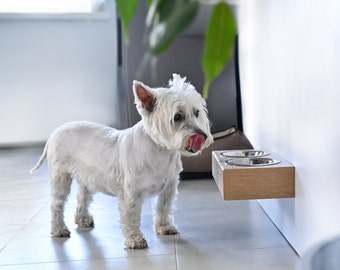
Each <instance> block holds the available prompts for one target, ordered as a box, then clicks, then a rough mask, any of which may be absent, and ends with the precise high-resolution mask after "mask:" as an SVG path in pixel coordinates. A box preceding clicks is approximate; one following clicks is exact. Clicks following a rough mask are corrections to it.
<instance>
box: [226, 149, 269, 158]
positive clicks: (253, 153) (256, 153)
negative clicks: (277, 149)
mask: <svg viewBox="0 0 340 270" xmlns="http://www.w3.org/2000/svg"><path fill="white" fill-rule="evenodd" d="M269 154H270V153H268V152H266V151H262V150H236V151H225V152H221V153H220V155H221V156H224V157H232V158H244V157H245V158H249V157H264V156H268V155H269Z"/></svg>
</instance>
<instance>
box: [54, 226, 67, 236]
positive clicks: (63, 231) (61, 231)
mask: <svg viewBox="0 0 340 270" xmlns="http://www.w3.org/2000/svg"><path fill="white" fill-rule="evenodd" d="M70 234H71V232H70V231H69V230H68V228H67V227H66V226H60V227H55V228H53V229H52V232H51V235H52V236H53V237H69V236H70Z"/></svg>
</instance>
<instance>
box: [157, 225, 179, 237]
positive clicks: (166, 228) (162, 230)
mask: <svg viewBox="0 0 340 270" xmlns="http://www.w3.org/2000/svg"><path fill="white" fill-rule="evenodd" d="M155 230H156V233H157V234H162V235H170V234H177V232H178V231H177V228H176V226H174V225H170V224H167V225H162V226H156V227H155Z"/></svg>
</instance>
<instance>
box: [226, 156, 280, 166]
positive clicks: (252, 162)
mask: <svg viewBox="0 0 340 270" xmlns="http://www.w3.org/2000/svg"><path fill="white" fill-rule="evenodd" d="M225 163H227V164H228V165H231V166H248V167H259V166H270V165H275V164H278V163H280V160H277V159H273V158H261V157H260V158H232V159H228V160H226V161H225Z"/></svg>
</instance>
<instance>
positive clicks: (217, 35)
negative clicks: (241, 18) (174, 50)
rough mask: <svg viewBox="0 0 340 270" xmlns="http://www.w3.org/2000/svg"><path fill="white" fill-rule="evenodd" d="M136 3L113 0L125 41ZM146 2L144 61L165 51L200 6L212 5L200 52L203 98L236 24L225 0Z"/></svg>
mask: <svg viewBox="0 0 340 270" xmlns="http://www.w3.org/2000/svg"><path fill="white" fill-rule="evenodd" d="M139 2H140V1H139V0H116V6H117V12H118V15H119V17H120V18H121V21H122V25H123V31H124V38H125V41H126V43H128V42H129V32H128V30H129V25H130V22H131V21H132V20H133V18H134V15H135V13H136V11H137V8H138V5H139ZM147 4H148V14H147V17H146V19H145V24H146V29H147V33H146V35H147V37H148V38H147V40H148V51H147V52H146V55H145V56H146V57H145V58H146V59H148V60H151V59H152V58H156V57H158V56H159V55H161V54H163V53H165V52H166V51H167V49H168V48H169V47H170V46H171V44H172V42H173V41H174V40H175V39H176V38H177V37H178V36H179V35H180V34H181V33H182V32H183V31H184V30H185V29H187V28H188V27H189V26H190V24H191V23H192V22H193V21H194V19H195V18H196V16H197V14H198V11H199V9H200V8H201V7H202V6H204V5H207V4H211V5H214V7H213V10H212V12H211V14H210V19H209V23H208V26H207V28H206V31H205V44H204V53H203V55H202V68H203V72H204V88H203V97H204V98H207V97H208V93H209V87H210V85H211V83H212V81H213V80H214V79H215V78H216V77H217V76H218V75H219V74H220V73H221V72H222V70H223V68H224V66H225V65H226V63H227V62H228V61H229V59H230V58H231V57H232V54H233V50H234V44H235V37H236V33H237V26H236V21H235V18H234V15H233V12H232V10H231V8H230V6H229V4H228V3H227V2H226V1H225V0H147Z"/></svg>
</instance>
